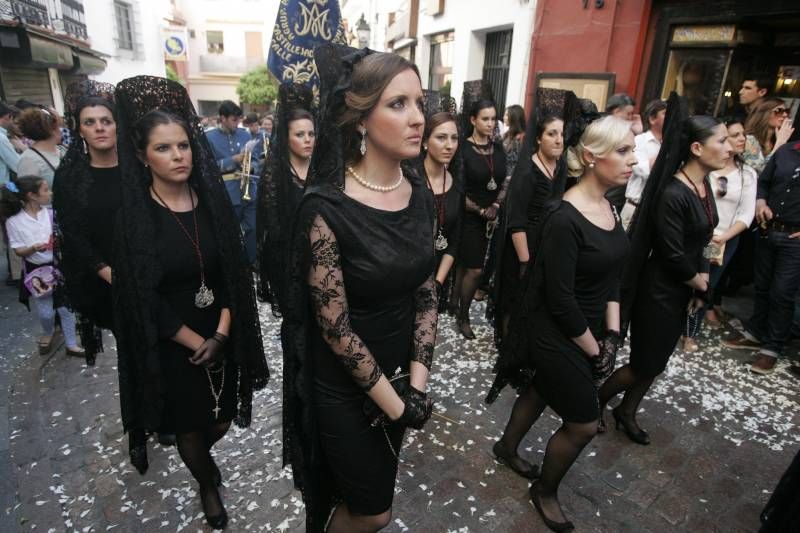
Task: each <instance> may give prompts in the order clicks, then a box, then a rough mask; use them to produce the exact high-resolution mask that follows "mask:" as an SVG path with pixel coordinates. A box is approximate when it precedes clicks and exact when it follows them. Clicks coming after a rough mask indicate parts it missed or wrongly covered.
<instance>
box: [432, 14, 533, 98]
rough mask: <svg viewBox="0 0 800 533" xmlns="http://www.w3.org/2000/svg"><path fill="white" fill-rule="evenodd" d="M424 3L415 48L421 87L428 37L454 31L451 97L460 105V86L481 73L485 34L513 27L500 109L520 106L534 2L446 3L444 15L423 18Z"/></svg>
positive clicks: (526, 73) (526, 75) (528, 53)
mask: <svg viewBox="0 0 800 533" xmlns="http://www.w3.org/2000/svg"><path fill="white" fill-rule="evenodd" d="M425 4H426V1H425V0H421V2H420V16H419V28H418V31H417V50H416V62H417V66H418V67H419V71H420V76H421V77H422V85H423V87H427V84H428V74H429V69H430V38H431V36H433V35H435V34H438V33H443V32H447V31H453V32H454V33H455V42H454V43H453V44H454V49H455V52H454V54H453V85H452V89H451V96H453V97H454V98H455V99H456V102H460V101H461V92H462V90H463V88H464V82H465V81H469V80H475V79H480V78H481V76H482V74H483V59H484V52H485V44H486V34H487V33H489V32H492V31H498V30H505V29H512V28H513V30H514V33H513V37H512V44H511V59H510V63H509V73H508V90H507V92H506V106H509V105H512V104H520V105H523V104H524V103H525V86H526V84H527V80H528V64H529V62H530V45H531V34H532V31H533V16H534V12H535V9H536V0H493V1H487V0H446V4H445V12H444V14H442V15H438V16H431V15H428V14H427V12H426V7H425ZM501 113H502V111H501Z"/></svg>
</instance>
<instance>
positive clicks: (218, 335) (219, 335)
mask: <svg viewBox="0 0 800 533" xmlns="http://www.w3.org/2000/svg"><path fill="white" fill-rule="evenodd" d="M211 338H213V339H214V340H215V341H217V342H219V343H222V344H225V342H226V341H227V340H228V336H227V335H225V334H224V333H220V332H219V331H215V332H214V335H213V336H212V337H211Z"/></svg>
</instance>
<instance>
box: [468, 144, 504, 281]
mask: <svg viewBox="0 0 800 533" xmlns="http://www.w3.org/2000/svg"><path fill="white" fill-rule="evenodd" d="M484 146H485V145H484ZM491 148H492V153H491V156H490V155H484V154H481V153H480V152H479V151H478V147H477V146H476V145H475V144H474V143H473V142H472V141H467V143H466V147H465V148H464V150H463V152H462V157H463V160H464V192H465V194H466V197H467V199H469V200H471V201H472V202H473V203H474V204H475V205H477V206H478V207H480V208H485V207H489V206H490V205H492V203H494V202H495V201H496V200H497V196H498V195H499V194H500V190H501V188H502V187H503V182H504V181H505V179H506V176H507V172H506V154H505V152H504V151H503V146H502V145H501V144H500V143H492V144H491ZM489 161H491V163H492V169H493V170H492V171H491V172H490V170H489ZM491 178H494V182H495V184H496V186H497V187H496V188H495V189H494V190H489V189H487V188H486V186H487V185H488V184H489V182H490V181H491ZM461 224H462V231H461V249H460V250H459V264H460V265H461V266H463V267H465V268H483V263H484V259H485V257H486V247H487V245H488V243H489V239H488V237H487V236H486V220H484V219H483V217H481V216H480V215H479V214H477V213H473V212H471V211H465V212H464V217H463V220H462V223H461Z"/></svg>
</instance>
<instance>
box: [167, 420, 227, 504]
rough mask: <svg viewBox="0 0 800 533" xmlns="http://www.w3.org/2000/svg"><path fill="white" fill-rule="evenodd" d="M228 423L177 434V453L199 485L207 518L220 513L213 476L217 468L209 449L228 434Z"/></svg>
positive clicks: (219, 501)
mask: <svg viewBox="0 0 800 533" xmlns="http://www.w3.org/2000/svg"><path fill="white" fill-rule="evenodd" d="M230 425H231V424H230V422H224V423H222V424H216V425H213V426H210V427H209V428H207V429H206V430H204V431H192V432H189V433H178V434H177V435H175V440H176V441H177V443H178V453H180V455H181V459H183V462H184V464H185V465H186V467H187V468H188V469H189V471H190V472H191V473H192V476H193V477H194V478H195V479H196V480H197V483H199V484H200V498H201V501H202V504H203V512H205V514H207V515H208V516H218V515H220V514H221V513H222V509H223V507H222V500H221V499H220V497H219V492H218V491H217V485H216V482H215V479H214V477H215V474H216V471H217V467H216V465H215V463H214V459H213V458H212V457H211V453H210V450H211V447H212V446H214V444H215V443H216V442H217V441H218V440H219V439H221V438H222V437H223V436H224V435H225V433H227V432H228V428H229V427H230Z"/></svg>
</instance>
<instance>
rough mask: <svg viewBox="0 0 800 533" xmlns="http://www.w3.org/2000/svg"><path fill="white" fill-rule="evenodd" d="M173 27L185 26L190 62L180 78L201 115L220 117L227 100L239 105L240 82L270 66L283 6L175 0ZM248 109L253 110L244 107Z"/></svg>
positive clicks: (248, 0)
mask: <svg viewBox="0 0 800 533" xmlns="http://www.w3.org/2000/svg"><path fill="white" fill-rule="evenodd" d="M172 4H173V6H174V9H173V12H172V17H173V20H172V23H171V27H173V28H174V29H179V28H180V24H181V23H182V24H184V26H183V27H184V28H185V31H186V35H187V38H188V61H187V62H186V64H185V65H179V67H181V68H180V69H177V70H179V72H178V74H179V76H180V77H181V78H182V79H183V80H184V81H185V84H186V87H187V89H188V91H189V96H190V97H191V99H192V103H193V104H194V106H195V108H196V109H197V111H198V113H200V114H201V115H205V116H213V115H216V114H217V110H218V108H219V104H220V103H221V102H222V101H223V100H232V101H234V102H239V96H238V95H237V94H236V86H237V85H238V83H239V78H241V77H242V75H243V74H245V73H246V72H248V71H250V70H253V69H254V68H257V67H261V66H264V65H266V60H267V53H268V51H269V42H270V39H271V37H272V27H273V24H274V23H275V16H276V15H277V12H278V4H279V2H277V1H274V0H227V1H226V0H191V1H189V0H173V1H172ZM244 107H247V106H244Z"/></svg>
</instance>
